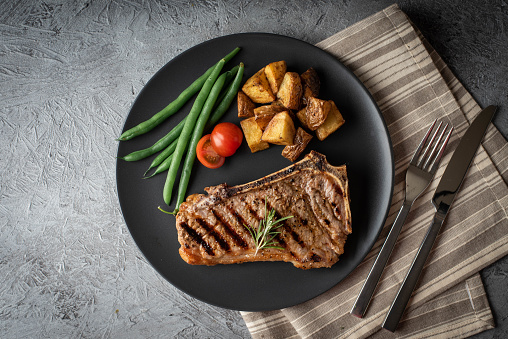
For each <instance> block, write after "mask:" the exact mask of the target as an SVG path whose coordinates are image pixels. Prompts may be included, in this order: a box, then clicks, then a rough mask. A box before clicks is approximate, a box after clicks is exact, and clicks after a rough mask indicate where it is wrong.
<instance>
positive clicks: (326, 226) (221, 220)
mask: <svg viewBox="0 0 508 339" xmlns="http://www.w3.org/2000/svg"><path fill="white" fill-rule="evenodd" d="M205 190H206V191H207V192H208V195H203V194H194V195H191V196H189V197H188V198H187V200H186V201H185V202H184V203H182V205H181V206H180V211H179V212H178V214H177V216H176V226H177V230H178V241H179V242H180V244H181V247H180V255H181V257H182V258H183V259H184V260H185V261H186V262H188V263H189V264H195V265H216V264H230V263H241V262H246V261H287V262H291V263H293V265H295V266H296V267H299V268H303V269H307V268H314V267H330V266H332V265H333V264H334V263H336V262H337V261H338V259H339V256H340V255H341V254H342V253H343V252H344V244H345V241H346V238H347V235H348V234H350V233H351V213H350V209H349V189H348V183H347V176H346V168H345V166H340V167H334V166H331V165H330V164H328V162H327V161H326V158H325V157H324V155H322V154H320V153H317V152H314V151H311V153H310V154H309V155H307V156H306V157H305V158H304V159H303V160H301V161H300V162H297V163H295V164H293V165H291V166H289V167H287V168H285V169H282V170H280V171H278V172H275V173H273V174H270V175H268V176H266V177H263V178H261V179H259V180H256V181H253V182H250V183H247V184H244V185H238V186H232V187H229V186H227V185H226V184H222V185H218V186H214V187H208V188H206V189H205ZM265 197H266V203H267V211H270V210H271V209H272V208H273V209H274V210H275V211H276V218H277V219H280V218H282V217H284V216H289V215H292V216H293V218H290V219H287V220H284V221H283V222H282V226H281V227H280V228H279V229H278V231H281V233H280V234H278V235H277V236H276V237H275V239H274V240H275V242H276V243H277V244H276V246H279V247H282V248H284V249H283V250H281V249H263V250H260V251H259V252H258V253H257V254H255V252H256V248H255V243H254V240H253V239H252V236H251V234H250V233H249V231H248V229H247V227H246V226H245V225H249V226H253V227H257V226H258V225H259V222H260V221H261V220H263V219H264V214H265Z"/></svg>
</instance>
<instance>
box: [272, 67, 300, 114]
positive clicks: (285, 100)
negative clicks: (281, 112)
mask: <svg viewBox="0 0 508 339" xmlns="http://www.w3.org/2000/svg"><path fill="white" fill-rule="evenodd" d="M302 94H303V88H302V81H301V79H300V75H299V74H298V73H295V72H286V74H285V75H284V79H283V80H282V83H281V85H280V88H279V91H278V92H277V98H278V99H279V101H280V102H281V103H282V105H284V107H286V108H288V109H294V110H296V109H299V108H300V106H301V100H302Z"/></svg>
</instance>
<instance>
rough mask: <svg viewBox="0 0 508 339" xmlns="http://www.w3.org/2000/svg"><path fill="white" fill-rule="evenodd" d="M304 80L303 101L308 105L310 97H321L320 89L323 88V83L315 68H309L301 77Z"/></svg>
mask: <svg viewBox="0 0 508 339" xmlns="http://www.w3.org/2000/svg"><path fill="white" fill-rule="evenodd" d="M300 78H301V79H302V87H303V97H302V101H303V104H304V105H307V100H308V99H309V98H310V97H314V98H317V97H318V96H319V89H320V88H321V81H320V80H319V75H318V74H317V72H316V70H315V69H314V68H312V67H311V68H309V69H308V70H306V71H305V72H303V73H302V74H301V75H300Z"/></svg>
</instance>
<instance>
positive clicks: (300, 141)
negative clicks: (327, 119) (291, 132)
mask: <svg viewBox="0 0 508 339" xmlns="http://www.w3.org/2000/svg"><path fill="white" fill-rule="evenodd" d="M311 140H312V135H310V134H309V133H307V132H305V130H304V129H303V128H301V127H298V130H297V131H296V134H295V139H294V140H293V145H288V146H286V147H284V149H283V150H282V156H283V157H285V158H288V159H289V160H291V161H293V162H294V161H296V159H298V157H299V156H300V155H301V154H302V152H303V150H304V149H305V147H307V144H308V143H309V142H310V141H311Z"/></svg>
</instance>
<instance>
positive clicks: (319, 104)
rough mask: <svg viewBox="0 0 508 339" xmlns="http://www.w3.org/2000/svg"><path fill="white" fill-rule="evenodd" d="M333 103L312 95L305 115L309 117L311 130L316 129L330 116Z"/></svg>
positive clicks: (308, 124)
mask: <svg viewBox="0 0 508 339" xmlns="http://www.w3.org/2000/svg"><path fill="white" fill-rule="evenodd" d="M330 108H331V104H330V102H329V101H328V100H322V99H318V98H314V97H310V98H309V100H308V101H307V109H306V110H305V115H306V117H307V126H308V127H309V129H310V130H311V131H315V130H316V129H317V128H318V127H319V126H320V125H321V124H322V123H323V122H324V121H325V120H326V117H327V116H328V112H330Z"/></svg>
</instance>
